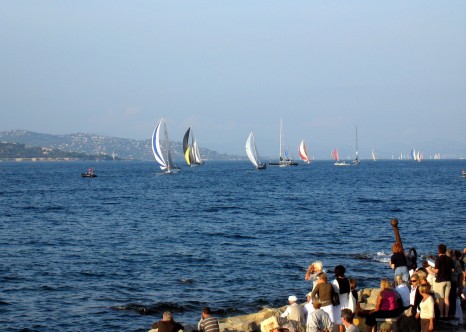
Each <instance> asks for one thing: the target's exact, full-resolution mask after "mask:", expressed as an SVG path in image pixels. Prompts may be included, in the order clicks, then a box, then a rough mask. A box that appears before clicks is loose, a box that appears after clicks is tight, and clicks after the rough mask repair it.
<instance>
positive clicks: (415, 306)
mask: <svg viewBox="0 0 466 332" xmlns="http://www.w3.org/2000/svg"><path fill="white" fill-rule="evenodd" d="M409 279H410V282H411V291H410V293H409V304H410V306H411V313H410V314H409V317H410V318H411V319H412V320H413V324H414V328H415V330H416V332H419V331H421V322H420V319H419V318H416V314H417V313H418V311H419V303H421V301H422V295H421V293H420V292H419V286H420V283H419V280H420V279H419V275H418V274H417V272H414V273H413V274H412V275H411V277H410V278H409Z"/></svg>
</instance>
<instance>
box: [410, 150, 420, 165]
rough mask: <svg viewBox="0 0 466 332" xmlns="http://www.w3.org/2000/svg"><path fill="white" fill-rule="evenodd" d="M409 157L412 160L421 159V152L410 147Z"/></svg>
mask: <svg viewBox="0 0 466 332" xmlns="http://www.w3.org/2000/svg"><path fill="white" fill-rule="evenodd" d="M411 158H413V160H414V161H418V162H419V161H421V160H422V154H421V152H420V151H416V150H415V149H414V148H412V149H411Z"/></svg>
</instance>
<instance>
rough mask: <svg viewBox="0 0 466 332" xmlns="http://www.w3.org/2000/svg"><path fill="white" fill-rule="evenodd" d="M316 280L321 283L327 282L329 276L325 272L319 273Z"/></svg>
mask: <svg viewBox="0 0 466 332" xmlns="http://www.w3.org/2000/svg"><path fill="white" fill-rule="evenodd" d="M316 279H317V281H320V282H327V274H326V273H325V272H319V273H317V275H316Z"/></svg>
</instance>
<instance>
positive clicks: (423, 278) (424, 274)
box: [416, 269, 427, 284]
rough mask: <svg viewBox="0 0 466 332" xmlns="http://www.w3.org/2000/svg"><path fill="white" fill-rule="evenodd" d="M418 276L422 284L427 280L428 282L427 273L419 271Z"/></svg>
mask: <svg viewBox="0 0 466 332" xmlns="http://www.w3.org/2000/svg"><path fill="white" fill-rule="evenodd" d="M416 274H417V276H418V277H419V282H420V283H421V284H422V282H423V281H424V280H425V281H427V272H426V271H424V270H421V269H419V270H417V271H416Z"/></svg>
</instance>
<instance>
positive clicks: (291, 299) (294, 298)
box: [288, 295, 298, 302]
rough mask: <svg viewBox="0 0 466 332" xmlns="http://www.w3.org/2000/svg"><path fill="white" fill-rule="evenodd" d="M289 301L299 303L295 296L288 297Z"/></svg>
mask: <svg viewBox="0 0 466 332" xmlns="http://www.w3.org/2000/svg"><path fill="white" fill-rule="evenodd" d="M288 301H290V302H297V301H298V298H297V297H296V296H294V295H290V296H288Z"/></svg>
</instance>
